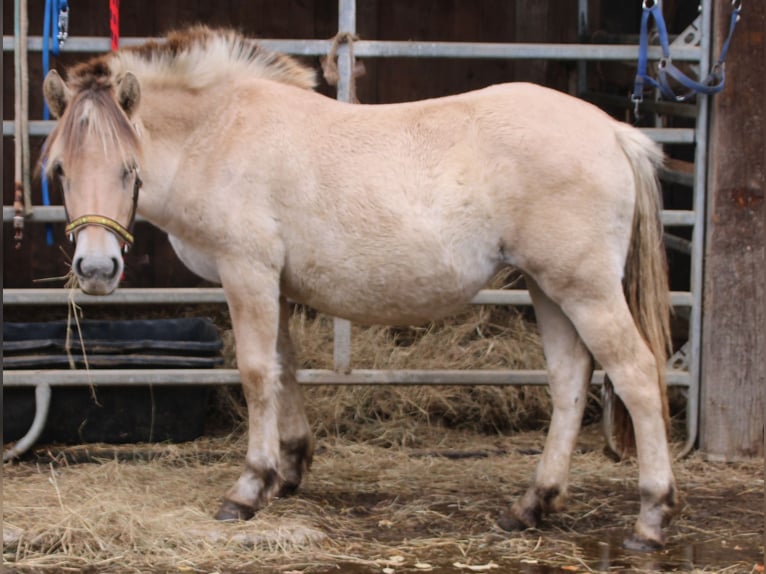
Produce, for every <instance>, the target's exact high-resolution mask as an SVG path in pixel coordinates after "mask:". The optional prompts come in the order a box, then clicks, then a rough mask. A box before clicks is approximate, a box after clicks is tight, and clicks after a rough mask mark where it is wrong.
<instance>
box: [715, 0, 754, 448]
mask: <svg viewBox="0 0 766 574" xmlns="http://www.w3.org/2000/svg"><path fill="white" fill-rule="evenodd" d="M746 10H747V11H746V12H745V11H743V17H742V20H741V22H740V24H739V26H738V29H737V32H736V33H737V36H736V37H735V38H734V41H733V42H732V46H731V51H730V53H729V57H728V59H727V60H728V61H727V67H726V72H727V85H726V89H725V90H724V91H723V92H722V93H720V94H719V95H717V96H716V97H715V98H714V99H713V101H712V110H711V124H710V155H709V157H710V159H709V166H710V169H709V176H708V177H709V193H708V213H707V229H706V231H707V241H706V247H705V251H706V254H705V280H704V307H703V313H704V316H703V326H704V331H703V353H702V359H703V360H702V378H703V379H702V382H703V385H702V389H703V394H702V399H703V400H702V413H701V423H702V428H701V439H700V440H701V445H700V446H701V448H702V450H703V452H705V454H706V455H707V456H708V457H709V458H711V459H715V460H737V459H741V458H752V457H758V456H763V455H764V420H766V418H765V417H764V408H766V101H765V100H764V96H763V95H764V91H765V90H766V76H764V74H763V65H764V62H766V32H765V31H766V5H764V3H763V2H758V3H756V2H754V3H752V4H748V5H747V9H746ZM715 16H716V19H715V20H716V38H717V46H718V47H719V48H720V45H721V42H722V41H723V39H724V38H725V37H726V27H727V25H728V16H729V11H728V3H726V4H724V3H720V4H718V5H717V6H716V14H715ZM756 70H759V71H758V72H756Z"/></svg>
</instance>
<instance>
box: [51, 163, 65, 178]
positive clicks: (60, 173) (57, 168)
mask: <svg viewBox="0 0 766 574" xmlns="http://www.w3.org/2000/svg"><path fill="white" fill-rule="evenodd" d="M51 173H52V174H53V176H54V177H56V178H63V177H64V168H63V167H62V166H61V164H60V163H58V162H56V163H54V164H53V168H52V169H51Z"/></svg>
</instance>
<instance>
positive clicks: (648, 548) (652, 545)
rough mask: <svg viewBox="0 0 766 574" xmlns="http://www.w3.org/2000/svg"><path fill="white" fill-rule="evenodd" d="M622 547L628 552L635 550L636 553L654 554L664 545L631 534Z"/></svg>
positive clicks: (657, 541) (660, 542)
mask: <svg viewBox="0 0 766 574" xmlns="http://www.w3.org/2000/svg"><path fill="white" fill-rule="evenodd" d="M622 545H623V546H624V547H625V548H627V549H628V550H636V551H638V552H656V551H657V550H662V549H663V548H664V547H665V545H664V544H663V543H662V541H660V540H651V539H649V538H644V537H643V536H639V535H638V534H633V535H632V536H629V537H628V538H626V539H625V540H624V541H623V543H622Z"/></svg>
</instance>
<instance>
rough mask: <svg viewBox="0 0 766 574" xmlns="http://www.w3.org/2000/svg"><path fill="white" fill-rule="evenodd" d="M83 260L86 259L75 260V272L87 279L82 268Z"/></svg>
mask: <svg viewBox="0 0 766 574" xmlns="http://www.w3.org/2000/svg"><path fill="white" fill-rule="evenodd" d="M83 259H84V257H78V258H77V259H75V260H74V272H75V274H77V275H79V276H80V277H87V275H86V274H85V271H83V268H82V261H83Z"/></svg>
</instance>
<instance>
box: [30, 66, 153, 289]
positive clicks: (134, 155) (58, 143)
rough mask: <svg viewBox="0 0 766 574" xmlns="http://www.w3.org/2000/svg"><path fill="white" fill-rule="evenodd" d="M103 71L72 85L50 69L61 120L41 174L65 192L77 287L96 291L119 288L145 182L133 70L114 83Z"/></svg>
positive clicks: (52, 100) (53, 103)
mask: <svg viewBox="0 0 766 574" xmlns="http://www.w3.org/2000/svg"><path fill="white" fill-rule="evenodd" d="M99 71H100V72H102V73H98V72H99ZM104 71H105V70H104V69H103V68H102V69H101V70H98V71H96V72H93V73H90V74H81V75H80V76H78V77H76V79H74V80H70V85H67V84H66V83H65V82H64V80H62V78H61V76H59V75H58V74H57V73H56V72H55V71H52V72H50V73H49V74H48V76H47V77H46V78H45V83H44V85H43V90H44V93H45V99H46V101H47V102H48V106H49V107H50V110H51V113H52V114H53V115H54V116H56V117H58V118H59V122H58V124H57V125H56V127H55V129H54V130H53V132H52V133H51V135H50V137H49V138H48V141H47V142H46V145H45V151H44V153H43V158H42V162H43V163H42V165H43V171H44V173H43V176H44V177H49V178H50V179H51V180H52V181H53V183H54V185H55V186H58V187H59V188H60V189H61V191H62V194H63V198H64V206H65V208H66V213H67V219H68V221H67V227H66V232H67V235H68V236H69V238H70V240H72V241H74V242H75V244H76V248H75V253H74V257H73V259H72V270H73V271H74V273H75V275H76V276H77V279H78V282H79V285H80V288H81V289H82V290H83V291H84V292H86V293H90V294H93V295H108V294H109V293H111V292H112V291H114V290H115V289H116V288H117V285H118V283H119V281H120V277H121V276H122V271H123V260H122V251H124V250H127V248H128V247H130V246H131V245H132V243H133V235H132V233H131V228H132V225H133V220H134V218H135V214H136V204H137V201H138V191H139V188H140V186H141V180H140V178H139V159H140V145H139V139H138V134H137V132H136V129H135V127H134V119H135V118H134V117H133V116H134V114H135V112H136V110H137V108H138V104H139V101H140V88H139V84H138V80H137V79H136V77H135V76H134V75H133V74H131V73H127V74H125V75H123V76H122V77H121V78H119V79H117V80H114V79H112V78H110V77H109V74H108V73H104Z"/></svg>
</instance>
